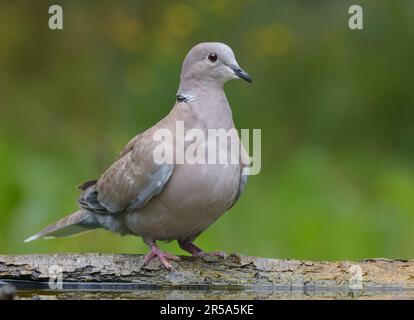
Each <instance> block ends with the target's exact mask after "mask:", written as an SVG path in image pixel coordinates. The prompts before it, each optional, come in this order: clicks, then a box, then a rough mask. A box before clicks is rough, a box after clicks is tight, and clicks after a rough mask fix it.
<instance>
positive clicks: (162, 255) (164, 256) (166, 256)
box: [143, 242, 180, 270]
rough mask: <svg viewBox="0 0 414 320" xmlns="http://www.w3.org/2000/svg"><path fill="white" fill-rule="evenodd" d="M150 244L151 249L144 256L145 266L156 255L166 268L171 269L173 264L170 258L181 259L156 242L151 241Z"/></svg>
mask: <svg viewBox="0 0 414 320" xmlns="http://www.w3.org/2000/svg"><path fill="white" fill-rule="evenodd" d="M148 245H149V246H150V248H151V250H150V252H148V253H147V254H146V255H145V257H144V262H143V267H145V266H146V265H147V264H148V263H149V262H150V261H151V260H152V259H154V258H155V257H156V258H158V260H159V261H160V262H161V264H162V265H163V266H164V267H165V268H166V269H168V270H171V268H172V265H171V263H170V261H169V260H173V261H179V260H180V258H179V257H177V256H174V255H172V254H170V253H168V252H164V251H162V250H161V249H160V248H158V247H157V245H156V244H155V242H150V243H149V244H148Z"/></svg>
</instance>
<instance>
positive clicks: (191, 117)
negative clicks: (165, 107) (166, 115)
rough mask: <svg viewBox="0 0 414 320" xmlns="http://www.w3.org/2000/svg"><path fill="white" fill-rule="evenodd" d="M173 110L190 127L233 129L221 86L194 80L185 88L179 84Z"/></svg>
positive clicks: (229, 110) (182, 84)
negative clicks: (184, 119)
mask: <svg viewBox="0 0 414 320" xmlns="http://www.w3.org/2000/svg"><path fill="white" fill-rule="evenodd" d="M180 100H181V101H180ZM174 108H175V109H177V111H178V112H179V113H180V114H182V116H183V117H184V118H186V119H187V122H190V123H188V124H189V125H190V126H191V127H198V128H207V129H221V128H223V129H227V130H228V129H231V128H233V127H234V124H233V117H232V112H231V109H230V105H229V103H228V101H227V97H226V94H225V93H224V89H223V84H217V83H206V82H200V81H197V80H196V81H193V82H192V83H191V86H186V85H185V83H183V82H181V83H180V87H179V89H178V92H177V103H176V105H175V107H174Z"/></svg>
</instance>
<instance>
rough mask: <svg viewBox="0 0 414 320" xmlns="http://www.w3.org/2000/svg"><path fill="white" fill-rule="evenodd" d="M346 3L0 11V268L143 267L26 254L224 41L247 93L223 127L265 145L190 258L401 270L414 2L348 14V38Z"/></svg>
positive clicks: (98, 235) (411, 215) (413, 140)
mask: <svg viewBox="0 0 414 320" xmlns="http://www.w3.org/2000/svg"><path fill="white" fill-rule="evenodd" d="M354 2H355V1H352V2H351V1H328V0H326V1H298V0H296V1H292V0H289V1H287V0H286V1H273V0H272V1H270V0H268V1H252V0H246V1H241V0H238V1H221V0H210V1H201V0H199V1H99V2H98V1H80V0H79V1H75V0H71V1H21V0H18V1H4V0H3V1H1V2H0V117H1V118H0V253H8V254H11V253H35V252H66V251H79V252H83V251H85V252H86V251H92V252H128V253H144V252H145V251H146V250H147V248H146V246H145V245H144V244H143V242H142V241H141V239H140V238H137V237H133V236H127V237H121V236H118V235H114V234H111V233H109V232H107V231H103V230H102V231H94V232H91V233H88V234H85V235H80V236H78V237H73V238H68V239H54V240H39V241H36V242H32V243H28V244H25V243H23V242H22V240H23V239H25V238H26V237H27V236H29V235H31V234H33V233H35V232H37V231H39V229H41V228H42V227H43V226H45V225H46V224H49V223H51V222H53V221H54V220H57V219H59V218H61V217H63V216H64V215H66V214H68V213H71V212H73V211H75V210H76V208H77V205H76V198H77V196H78V190H77V189H76V188H75V186H76V185H78V184H79V183H81V182H82V181H85V180H88V179H92V178H96V177H99V175H100V174H101V173H102V172H103V171H104V170H105V169H106V168H107V167H108V166H109V165H110V164H111V163H112V161H113V160H114V158H115V157H116V155H117V154H118V152H119V151H120V150H121V149H122V147H123V146H124V145H125V144H126V143H127V142H128V140H129V139H130V138H131V137H133V136H134V135H136V134H137V133H138V132H141V131H143V130H145V129H146V128H148V127H150V126H151V125H153V124H154V123H155V122H157V121H158V120H159V119H160V118H161V117H163V116H164V115H165V114H166V113H167V112H168V111H169V110H170V108H171V107H172V105H173V103H174V100H175V93H176V90H177V87H178V80H179V73H180V68H181V63H182V60H183V58H184V56H185V54H186V53H187V51H188V50H189V49H190V48H191V47H192V46H193V45H194V44H196V43H199V42H205V41H221V42H225V43H227V44H228V45H230V46H231V47H232V48H233V50H234V52H235V54H236V57H237V59H238V62H239V64H240V65H241V67H243V68H244V69H245V70H246V71H248V72H249V73H250V74H251V76H252V77H253V78H254V83H253V84H252V85H249V84H247V83H245V82H242V81H233V82H231V83H229V84H227V85H226V93H227V96H228V99H229V101H230V103H231V105H232V109H233V114H234V118H235V123H236V125H237V126H238V127H239V128H250V129H253V128H260V129H262V171H261V173H260V174H259V175H258V176H253V177H250V179H249V183H248V185H247V188H246V190H245V193H244V194H243V196H242V197H241V199H240V201H239V202H238V204H237V205H236V206H235V207H233V208H232V209H231V210H230V211H229V212H227V213H226V214H225V215H224V216H223V217H222V218H221V219H219V220H218V221H217V222H216V223H215V224H214V225H213V226H211V227H210V228H209V229H208V230H207V231H206V232H205V233H203V234H202V235H201V236H200V237H199V238H198V240H197V242H196V243H197V244H198V245H200V246H201V247H202V248H204V249H206V250H225V251H228V252H239V253H244V254H249V255H258V256H268V257H280V258H302V259H360V258H367V257H383V256H385V257H390V258H392V257H402V258H412V257H413V252H414V245H413V242H414V241H413V230H414V161H413V160H414V130H413V116H414V109H413V104H414V94H413V70H414V68H413V57H414V41H413V39H414V2H413V1H411V0H406V1H402V0H401V1H389V0H375V1H374V0H371V1H368V0H367V1H357V2H358V4H360V5H362V7H363V9H364V30H361V31H351V30H350V29H349V28H348V18H349V14H348V8H349V6H350V5H351V4H354ZM51 4H61V5H62V6H63V12H64V30H62V31H51V30H49V29H48V18H49V15H48V7H49V5H51ZM189 196H191V195H189ZM162 247H163V248H165V249H168V250H170V251H172V252H176V253H179V252H181V251H180V250H179V249H177V245H176V243H175V242H173V243H169V244H162Z"/></svg>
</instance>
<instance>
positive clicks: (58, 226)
mask: <svg viewBox="0 0 414 320" xmlns="http://www.w3.org/2000/svg"><path fill="white" fill-rule="evenodd" d="M93 220H94V219H93V216H92V215H91V214H90V213H89V212H87V211H84V210H79V211H76V212H75V213H72V214H71V215H69V216H67V217H65V218H63V219H60V220H59V221H57V222H55V223H53V224H51V225H48V226H47V227H46V228H44V229H43V230H42V231H40V232H38V233H36V234H35V235H33V236H31V237H29V238H27V239H26V240H24V242H30V241H33V240H37V239H40V238H45V239H48V238H56V237H68V236H72V235H75V234H78V233H83V232H87V231H90V230H93V229H96V228H97V227H98V226H97V225H96V224H94V221H93Z"/></svg>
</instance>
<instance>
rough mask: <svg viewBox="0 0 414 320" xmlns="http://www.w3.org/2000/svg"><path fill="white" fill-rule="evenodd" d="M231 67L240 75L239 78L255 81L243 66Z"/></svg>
mask: <svg viewBox="0 0 414 320" xmlns="http://www.w3.org/2000/svg"><path fill="white" fill-rule="evenodd" d="M231 69H232V70H233V72H234V74H235V75H236V76H238V77H239V78H241V79H243V80H246V81H247V82H250V83H252V82H253V80H252V78H251V77H250V76H249V74H248V73H247V72H246V71H244V70H243V69H242V68H240V67H239V66H231Z"/></svg>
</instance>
